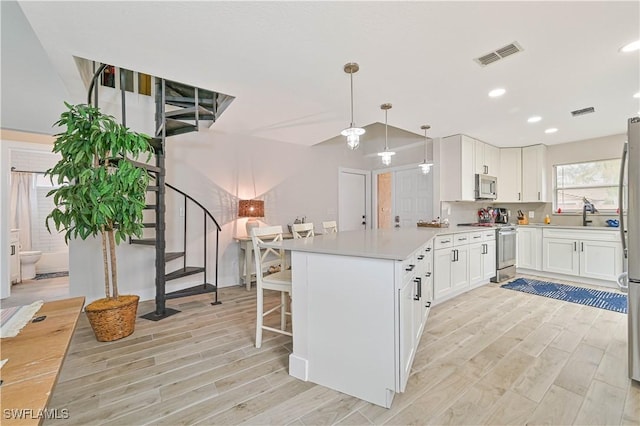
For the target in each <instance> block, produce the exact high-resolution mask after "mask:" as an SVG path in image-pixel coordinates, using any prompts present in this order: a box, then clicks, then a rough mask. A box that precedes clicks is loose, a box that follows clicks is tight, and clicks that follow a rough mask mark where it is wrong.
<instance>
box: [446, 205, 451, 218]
mask: <svg viewBox="0 0 640 426" xmlns="http://www.w3.org/2000/svg"><path fill="white" fill-rule="evenodd" d="M447 216H451V206H447Z"/></svg>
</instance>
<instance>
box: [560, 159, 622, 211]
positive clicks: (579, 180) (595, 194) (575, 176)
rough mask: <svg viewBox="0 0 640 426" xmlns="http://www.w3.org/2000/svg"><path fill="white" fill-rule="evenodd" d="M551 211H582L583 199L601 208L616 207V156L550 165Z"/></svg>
mask: <svg viewBox="0 0 640 426" xmlns="http://www.w3.org/2000/svg"><path fill="white" fill-rule="evenodd" d="M553 168H554V174H555V186H554V211H558V209H562V211H563V212H582V206H583V204H584V203H583V201H582V200H583V198H585V197H586V198H587V199H588V200H589V201H591V202H592V203H593V204H594V205H595V206H596V208H597V209H598V210H599V211H601V212H604V211H615V210H616V209H617V208H618V186H619V182H618V181H619V178H620V159H619V158H616V159H613V160H601V161H590V162H586V163H573V164H563V165H556V166H553Z"/></svg>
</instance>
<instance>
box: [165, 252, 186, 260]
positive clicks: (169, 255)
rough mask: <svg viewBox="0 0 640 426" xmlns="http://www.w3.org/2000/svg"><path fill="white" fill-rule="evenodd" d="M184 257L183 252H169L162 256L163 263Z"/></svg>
mask: <svg viewBox="0 0 640 426" xmlns="http://www.w3.org/2000/svg"><path fill="white" fill-rule="evenodd" d="M183 256H184V252H183V251H170V252H167V253H165V254H164V261H165V262H169V261H171V260H175V259H179V258H181V257H183Z"/></svg>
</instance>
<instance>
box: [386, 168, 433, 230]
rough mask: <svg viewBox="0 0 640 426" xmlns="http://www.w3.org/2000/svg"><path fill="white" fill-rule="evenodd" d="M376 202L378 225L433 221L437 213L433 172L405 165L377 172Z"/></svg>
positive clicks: (388, 226) (400, 225) (407, 224)
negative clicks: (434, 209)
mask: <svg viewBox="0 0 640 426" xmlns="http://www.w3.org/2000/svg"><path fill="white" fill-rule="evenodd" d="M374 182H375V186H376V187H375V188H374V196H375V200H374V205H375V206H376V209H375V212H376V217H375V218H374V220H375V223H376V225H377V227H378V228H393V227H396V228H406V227H409V228H411V227H415V226H416V224H417V222H418V221H419V220H423V221H431V220H432V219H433V218H434V216H433V215H434V212H433V174H432V173H428V174H427V175H424V174H422V172H421V171H420V169H418V168H417V167H415V166H413V165H411V166H402V167H397V168H394V169H390V170H389V169H388V170H380V171H378V172H376V176H375V179H374Z"/></svg>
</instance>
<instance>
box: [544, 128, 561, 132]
mask: <svg viewBox="0 0 640 426" xmlns="http://www.w3.org/2000/svg"><path fill="white" fill-rule="evenodd" d="M557 131H558V129H556V128H555V127H550V128H548V129H547V130H545V131H544V132H545V133H555V132H557Z"/></svg>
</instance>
